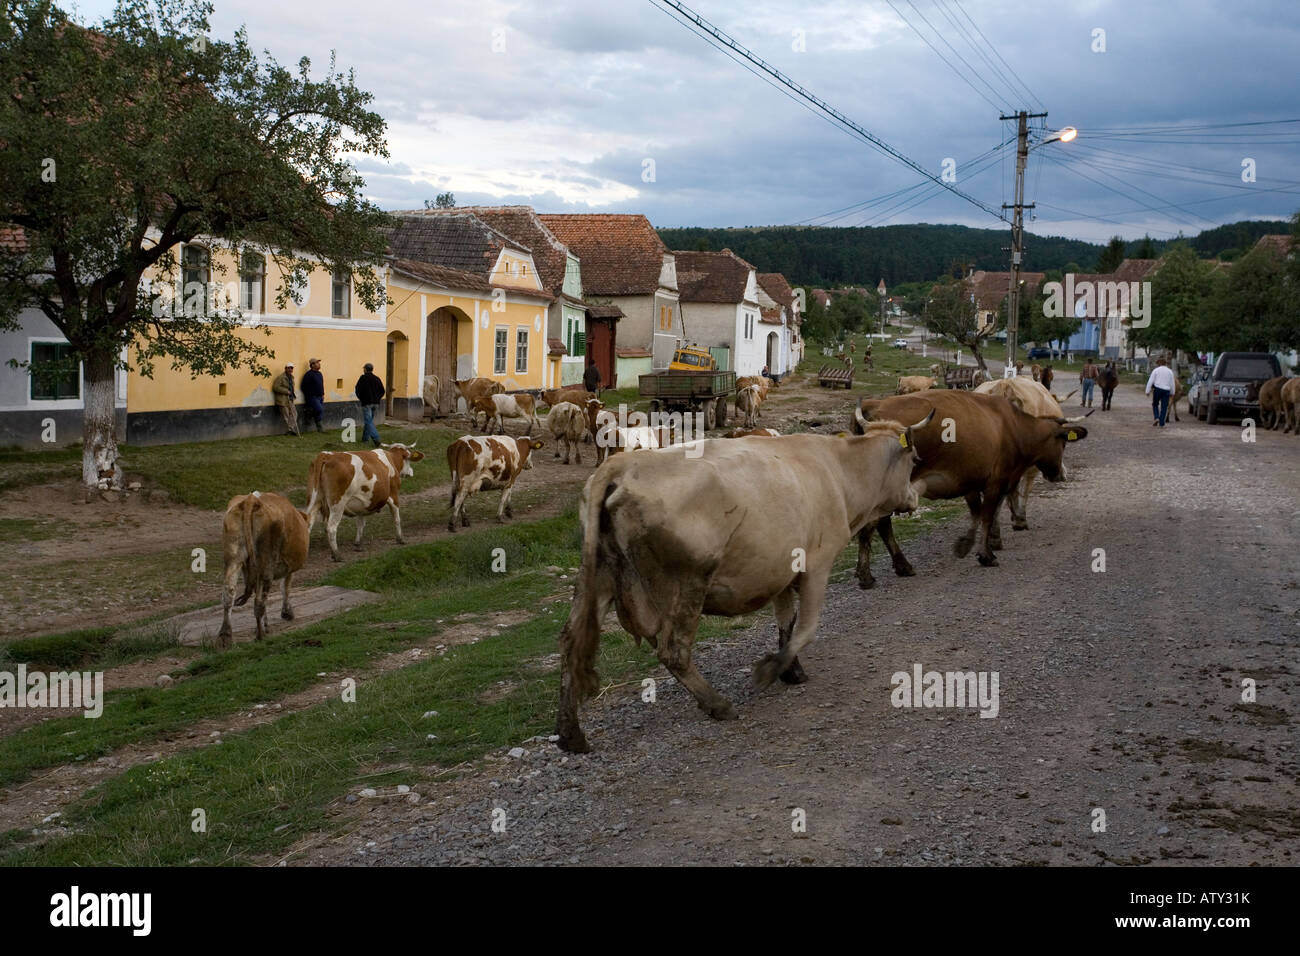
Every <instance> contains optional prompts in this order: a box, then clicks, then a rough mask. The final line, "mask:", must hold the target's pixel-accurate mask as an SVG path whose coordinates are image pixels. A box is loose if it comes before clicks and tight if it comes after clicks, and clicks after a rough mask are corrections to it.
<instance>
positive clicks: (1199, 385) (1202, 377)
mask: <svg viewBox="0 0 1300 956" xmlns="http://www.w3.org/2000/svg"><path fill="white" fill-rule="evenodd" d="M1209 380H1210V367H1209V366H1208V365H1197V366H1196V367H1195V368H1193V369H1192V374H1191V375H1189V376H1188V377H1187V414H1188V415H1191V416H1192V417H1196V406H1197V404H1198V403H1199V402H1201V401H1202V398H1201V392H1202V391H1204V390H1205V383H1206V382H1208V381H1209Z"/></svg>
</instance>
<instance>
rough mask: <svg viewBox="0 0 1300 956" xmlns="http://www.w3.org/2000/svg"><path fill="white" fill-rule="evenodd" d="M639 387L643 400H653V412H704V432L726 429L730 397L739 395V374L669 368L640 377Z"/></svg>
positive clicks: (651, 402) (651, 407) (651, 408)
mask: <svg viewBox="0 0 1300 956" xmlns="http://www.w3.org/2000/svg"><path fill="white" fill-rule="evenodd" d="M637 385H638V388H637V390H638V392H639V393H640V394H641V397H642V398H648V399H650V411H651V412H661V411H663V412H682V413H683V414H685V413H687V412H690V413H695V412H703V413H704V427H705V428H710V427H714V428H725V427H726V424H727V396H728V395H732V394H734V393H735V391H736V373H735V372H719V371H714V370H703V371H682V370H678V369H671V368H669V369H661V370H660V371H658V372H650V373H649V374H647V375H642V376H640V378H639V379H638V381H637Z"/></svg>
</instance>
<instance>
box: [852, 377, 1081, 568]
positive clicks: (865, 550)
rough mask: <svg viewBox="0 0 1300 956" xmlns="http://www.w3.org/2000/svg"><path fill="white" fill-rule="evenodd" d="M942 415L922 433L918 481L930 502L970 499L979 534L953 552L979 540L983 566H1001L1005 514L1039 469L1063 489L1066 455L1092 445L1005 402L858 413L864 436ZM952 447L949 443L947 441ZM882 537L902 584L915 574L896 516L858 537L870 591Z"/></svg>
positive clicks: (879, 404)
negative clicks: (882, 423)
mask: <svg viewBox="0 0 1300 956" xmlns="http://www.w3.org/2000/svg"><path fill="white" fill-rule="evenodd" d="M930 412H934V413H935V417H936V425H935V426H932V427H930V428H925V429H922V430H920V431H918V432H917V434H916V441H917V453H918V454H919V455H920V456H921V464H920V465H919V466H918V467H917V469H916V471H915V472H914V473H913V475H912V478H913V481H914V482H916V483H917V486H918V490H919V492H920V494H921V495H922V496H923V497H926V498H965V499H966V505H967V507H968V508H969V509H970V517H971V526H970V530H969V531H967V532H966V534H964V535H962V537H961V538H959V539H958V540H957V543H956V545H955V546H954V548H953V550H954V552H955V553H956V555H957V556H958V557H965V556H966V555H967V554H968V553H969V552H970V549H971V546H972V545H974V544H975V543H976V532H977V531H980V532H982V533H981V534H980V540H979V548H978V552H977V553H978V555H979V562H980V564H982V565H984V566H986V567H987V566H991V565H996V564H997V563H998V562H997V557H996V556H995V555H994V554H993V552H994V551H995V550H997V549H1000V548H1001V547H1002V540H1001V533H1000V532H999V530H998V521H997V518H998V509H999V508H1000V507H1001V506H1002V502H1003V500H1004V499H1005V498H1006V497H1007V496H1008V495H1009V494H1011V493H1012V492H1013V491H1014V490H1015V488H1016V485H1018V484H1019V483H1020V479H1021V478H1022V477H1024V474H1025V472H1026V471H1027V470H1028V469H1029V468H1031V467H1037V468H1038V470H1039V471H1040V472H1042V474H1043V477H1044V478H1046V479H1047V480H1048V481H1062V480H1064V478H1065V465H1064V464H1063V462H1062V460H1061V459H1062V454H1063V452H1064V451H1065V446H1066V444H1067V443H1069V442H1074V441H1078V440H1080V439H1082V438H1086V437H1087V435H1088V431H1087V429H1085V428H1084V427H1083V426H1081V425H1074V424H1070V423H1068V422H1067V421H1066V420H1065V419H1063V418H1037V417H1035V416H1033V415H1029V414H1026V413H1025V412H1023V411H1021V410H1020V409H1018V408H1016V407H1015V406H1014V405H1012V404H1011V402H1009V401H1007V399H1005V398H1003V397H1001V396H1000V395H981V394H979V393H978V392H966V391H960V390H951V389H941V390H931V391H928V392H922V393H920V394H918V395H903V396H897V397H893V398H883V399H871V398H868V399H863V400H862V402H861V404H860V405H859V406H858V408H856V409H854V412H853V423H852V426H851V427H852V430H853V431H854V432H855V433H861V432H862V430H863V429H864V428H865V427H866V426H867V425H868V424H870V422H871V421H872V420H875V419H895V420H897V419H902V420H903V421H916V420H917V419H919V418H921V417H923V416H925V415H927V414H929V413H930ZM945 436H946V437H947V438H948V439H949V440H947V441H944V437H945ZM874 530H879V532H880V537H881V539H882V540H883V541H884V542H885V547H886V548H888V549H889V553H890V557H891V558H892V559H893V562H894V572H895V573H896V574H898V575H900V576H904V577H906V576H908V575H910V574H913V573H914V572H913V570H912V566H911V564H909V563H908V561H907V558H905V557H904V556H903V552H902V550H901V549H900V548H899V547H898V542H897V541H896V540H895V538H894V533H893V526H892V524H891V522H890V519H889V518H888V516H886V517H885V518H883V519H882V520H881V521H880V522H879V525H878V527H877V526H876V525H869V526H867V527H865V528H863V529H862V531H861V532H860V533H859V535H858V568H857V575H858V583H859V585H860V586H861V587H864V588H869V587H871V586H872V584H874V583H875V582H874V579H873V578H872V576H871V566H870V565H871V533H872V531H874Z"/></svg>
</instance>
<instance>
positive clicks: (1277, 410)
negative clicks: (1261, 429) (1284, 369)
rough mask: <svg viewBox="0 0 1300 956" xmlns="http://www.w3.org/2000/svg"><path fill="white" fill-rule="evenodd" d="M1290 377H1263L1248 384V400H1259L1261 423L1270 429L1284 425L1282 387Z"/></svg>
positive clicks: (1273, 429) (1284, 412)
mask: <svg viewBox="0 0 1300 956" xmlns="http://www.w3.org/2000/svg"><path fill="white" fill-rule="evenodd" d="M1288 381H1289V379H1288V378H1287V377H1286V376H1285V375H1279V376H1277V378H1270V379H1261V380H1259V381H1256V382H1251V383H1250V384H1249V385H1247V386H1246V401H1248V402H1259V423H1260V425H1262V426H1265V427H1267V428H1268V429H1269V430H1270V431H1276V430H1277V429H1278V428H1280V427H1281V425H1282V420H1283V418H1285V415H1286V411H1285V409H1284V408H1283V407H1282V387H1283V386H1284V385H1286V383H1287V382H1288Z"/></svg>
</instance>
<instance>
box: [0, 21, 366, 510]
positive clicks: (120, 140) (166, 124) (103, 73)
mask: <svg viewBox="0 0 1300 956" xmlns="http://www.w3.org/2000/svg"><path fill="white" fill-rule="evenodd" d="M6 7H7V9H6V16H5V17H3V18H0V75H2V76H4V77H5V78H6V82H7V84H8V87H9V89H8V95H7V96H5V97H3V99H2V100H0V130H2V131H3V132H2V133H0V136H2V137H3V140H4V149H3V150H0V224H9V225H11V226H17V227H19V228H20V229H21V230H22V235H23V237H24V242H23V243H20V244H16V245H15V244H9V245H6V246H4V247H3V248H0V328H4V329H14V328H17V327H19V320H18V315H19V312H20V311H21V310H23V309H29V308H34V309H39V310H40V311H42V312H43V313H44V314H45V315H46V316H48V317H49V319H50V321H51V322H53V323H54V325H55V326H56V327H57V328H58V329H59V331H60V332H62V333H63V335H64V336H65V337H66V338H67V340H68V342H69V343H70V345H71V351H72V352H73V353H74V355H73V360H74V361H80V362H81V363H82V365H83V368H84V377H85V384H86V388H85V399H84V404H85V412H84V434H83V438H84V447H83V456H82V475H83V478H84V480H85V482H86V483H87V485H89V486H91V487H95V486H99V487H120V485H121V481H122V475H121V470H120V468H119V467H118V461H117V459H118V450H117V442H116V439H115V436H114V415H113V413H114V402H113V398H114V374H115V371H116V370H117V369H130V368H132V367H134V368H135V369H138V370H139V371H140V372H141V373H142V374H145V375H152V373H153V369H154V365H155V363H156V362H157V361H167V362H169V363H170V364H171V366H172V367H173V368H177V369H187V370H188V371H189V372H190V373H191V375H194V376H198V375H220V374H223V373H224V372H225V371H226V369H228V368H240V367H244V368H248V369H251V370H253V371H254V372H257V373H260V374H268V370H267V369H266V368H265V366H264V365H263V364H262V363H261V361H260V360H261V359H263V358H269V357H271V355H272V353H271V350H270V349H269V348H268V347H267V346H266V345H264V344H260V343H257V342H255V341H249V339H248V338H247V337H246V335H247V333H246V332H244V330H245V324H244V321H243V318H242V316H241V315H240V314H239V312H238V310H237V309H231V308H222V307H221V306H220V303H218V302H214V301H212V296H210V295H209V294H207V292H208V290H202V292H203V294H201V295H196V296H194V297H193V298H192V300H191V299H190V298H187V299H186V300H185V308H183V309H176V308H175V307H174V306H173V305H172V304H171V303H170V302H169V301H168V300H169V298H170V297H169V295H168V292H169V290H168V289H167V288H166V285H167V283H166V281H165V280H166V277H170V276H172V275H174V272H175V269H176V266H177V262H176V249H177V247H178V246H180V245H182V244H183V243H186V242H189V241H191V240H194V239H196V238H199V237H203V238H204V240H205V241H207V242H210V243H212V244H213V245H214V246H218V247H224V248H228V249H229V250H231V251H232V253H233V254H234V258H235V261H240V260H241V257H242V256H243V255H244V253H245V252H247V251H249V250H251V249H258V250H261V251H263V252H265V253H267V254H268V255H269V256H271V257H272V258H273V259H274V261H275V262H276V264H277V265H278V266H279V267H280V269H281V270H282V271H283V273H284V275H285V280H284V282H283V283H282V284H281V286H280V288H279V289H278V292H277V297H276V301H277V303H278V304H279V305H280V306H283V305H284V304H285V302H286V301H287V300H288V298H290V297H291V296H292V294H293V291H292V290H293V289H295V288H297V286H298V284H300V283H303V282H305V281H306V279H307V276H308V275H309V274H310V272H311V271H312V269H313V268H318V267H320V266H321V265H322V264H323V265H324V266H325V267H327V268H330V269H335V270H342V271H348V272H352V273H353V288H354V290H355V292H356V294H357V296H358V298H359V299H360V300H361V301H362V302H363V303H364V304H365V305H366V306H367V307H368V308H372V309H373V308H378V307H379V306H380V305H381V304H382V303H383V302H384V301H386V295H385V292H384V289H383V287H382V284H381V281H380V278H379V275H378V273H377V272H376V271H375V266H377V265H378V264H379V263H381V262H382V260H383V254H384V251H385V242H384V239H383V236H382V233H381V231H380V228H379V227H381V226H382V225H384V224H386V223H388V222H389V221H390V218H389V217H388V216H387V215H386V214H385V213H383V212H382V211H381V210H380V209H379V208H378V207H376V206H375V205H373V204H372V203H370V202H368V201H367V200H365V199H364V198H363V197H362V195H361V192H360V190H361V188H362V186H363V185H364V183H363V182H362V181H361V180H360V179H359V177H358V176H357V174H356V172H355V170H354V169H353V168H352V166H351V165H350V163H349V162H348V159H347V157H349V156H356V155H369V156H379V157H386V156H387V155H388V150H387V146H386V144H385V142H384V129H385V128H384V121H383V119H382V118H381V117H380V116H378V115H377V114H376V113H374V112H371V111H370V110H369V109H368V108H367V107H368V104H369V103H370V101H371V95H370V94H368V93H365V92H362V91H361V90H359V89H357V87H356V86H355V85H354V83H353V77H352V75H351V73H342V72H340V71H338V70H336V69H335V66H334V63H333V60H332V59H331V62H330V66H329V70H328V72H327V73H326V75H325V77H324V78H323V79H321V80H314V79H312V77H311V63H310V61H308V60H307V59H306V58H303V59H302V60H300V61H299V62H298V64H297V67H296V69H290V68H286V67H284V66H281V65H280V64H279V63H277V62H276V61H275V60H273V59H270V58H269V57H268V58H267V59H266V60H265V61H262V60H260V59H259V58H258V57H257V56H256V55H255V54H254V53H253V51H252V50H251V49H250V47H249V45H248V38H247V36H246V35H245V33H244V31H243V30H240V31H239V32H238V33H236V34H235V35H234V37H233V39H232V40H230V41H229V42H224V41H217V40H212V39H209V38H208V36H207V34H208V15H209V14H210V13H211V10H212V7H211V4H209V3H207V2H204V0H119V2H118V5H117V7H116V9H115V11H114V12H113V13H112V14H111V15H110V16H109V17H107V18H106V19H105V20H104V21H103V22H102V23H100V24H99V25H98V26H96V27H95V28H94V29H93V30H92V29H87V28H86V27H85V26H84V25H83V24H81V23H80V22H78V21H74V20H73V19H71V18H70V17H69V16H68V15H67V14H66V13H64V12H63V11H62V10H60V9H58V8H57V7H56V6H54V4H53V3H52V2H51V0H9V2H8V3H7V5H6ZM212 266H214V267H217V268H218V269H219V268H220V267H219V264H218V263H216V262H215V261H214V262H213V263H212ZM209 278H211V276H209ZM159 279H162V280H163V281H153V280H159ZM194 284H195V285H196V286H198V285H199V283H194ZM200 288H201V287H200ZM191 306H193V308H191ZM241 333H244V334H241Z"/></svg>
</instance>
